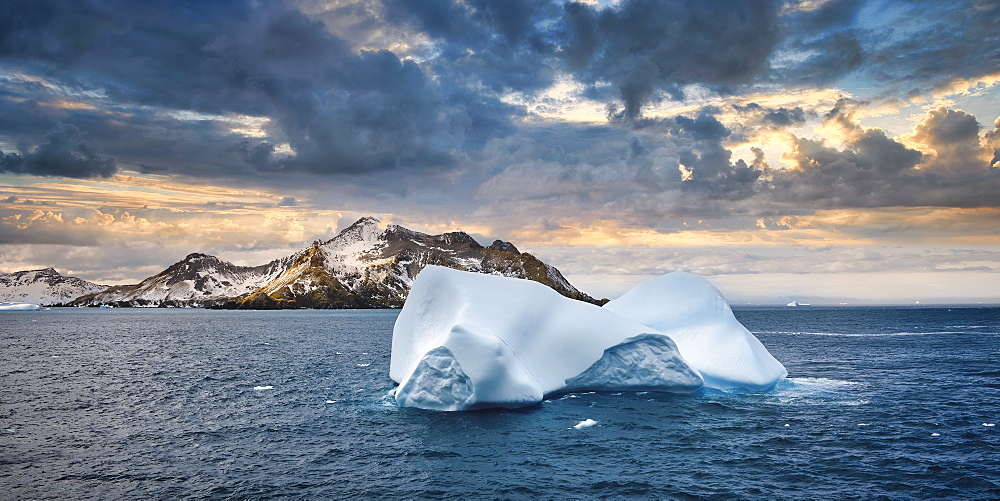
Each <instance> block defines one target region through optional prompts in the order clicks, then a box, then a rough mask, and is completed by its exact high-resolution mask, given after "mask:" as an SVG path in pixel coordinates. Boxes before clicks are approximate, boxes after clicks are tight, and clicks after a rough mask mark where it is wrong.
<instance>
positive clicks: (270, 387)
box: [253, 386, 274, 391]
mask: <svg viewBox="0 0 1000 501" xmlns="http://www.w3.org/2000/svg"><path fill="white" fill-rule="evenodd" d="M253 389H254V390H256V391H261V390H273V389H274V387H273V386H254V387H253Z"/></svg>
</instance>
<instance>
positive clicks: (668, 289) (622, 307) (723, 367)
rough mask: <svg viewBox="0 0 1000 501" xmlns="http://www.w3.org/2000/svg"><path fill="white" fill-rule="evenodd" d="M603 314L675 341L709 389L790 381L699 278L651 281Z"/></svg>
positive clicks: (684, 275) (677, 276)
mask: <svg viewBox="0 0 1000 501" xmlns="http://www.w3.org/2000/svg"><path fill="white" fill-rule="evenodd" d="M603 308H604V309H606V310H609V311H613V312H615V313H617V314H619V315H621V316H623V317H627V318H630V319H632V320H635V321H637V322H640V323H642V324H644V325H646V326H649V327H651V328H653V329H655V330H656V331H658V332H662V333H663V334H666V335H667V336H669V337H670V338H671V339H673V340H674V342H675V343H677V347H678V349H679V350H680V352H681V355H683V356H684V359H685V360H687V361H688V363H690V364H691V365H692V366H693V367H694V368H695V369H697V370H698V372H699V373H701V376H702V377H703V378H704V380H705V385H706V386H708V387H712V388H717V389H723V390H730V389H745V390H752V391H763V390H768V389H770V388H772V387H773V386H774V385H775V384H776V383H777V382H778V381H780V380H782V379H784V378H785V377H786V376H787V375H788V371H786V370H785V366H783V365H782V364H781V362H779V361H778V360H776V359H775V358H774V357H773V356H771V353H770V352H768V351H767V348H765V347H764V345H763V344H761V342H760V340H758V339H757V338H756V337H755V336H754V335H753V334H752V333H750V331H748V330H747V329H746V328H745V327H743V325H742V324H740V322H739V321H738V320H736V317H735V316H734V315H733V310H732V309H731V308H730V307H729V303H727V302H726V300H725V298H723V297H722V294H721V293H719V291H718V289H716V288H715V287H714V286H713V285H712V284H710V283H709V282H708V281H707V280H705V279H704V278H702V277H699V276H698V275H694V274H691V273H684V272H674V273H668V274H666V275H663V276H660V277H656V278H652V279H650V280H647V281H645V282H641V283H639V284H638V285H636V286H634V287H633V288H632V289H629V290H628V291H627V292H625V294H623V295H622V296H621V297H619V298H617V299H614V300H612V301H609V302H608V303H607V304H605V305H604V306H603Z"/></svg>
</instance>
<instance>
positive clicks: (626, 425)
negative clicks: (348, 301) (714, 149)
mask: <svg viewBox="0 0 1000 501" xmlns="http://www.w3.org/2000/svg"><path fill="white" fill-rule="evenodd" d="M396 315H397V312H396V311H388V310H385V311H316V310H297V311H215V310H190V309H52V310H47V311H38V312H5V313H2V314H0V497H2V498H7V499H21V498H32V499H34V498H59V499H64V498H102V499H109V498H133V499H137V498H159V499H165V498H189V497H194V498H241V499H264V498H303V499H318V498H435V497H457V498H525V499H537V498H553V499H565V498H577V499H578V498H626V497H638V498H691V497H718V498H782V499H793V498H812V499H815V498H846V497H861V498H877V497H886V498H956V499H977V498H979V499H987V498H997V497H1000V473H998V472H1000V430H998V429H997V427H996V426H995V424H996V423H997V422H998V421H1000V309H997V308H874V307H872V308H849V307H841V308H819V307H812V308H784V307H781V308H737V309H736V315H737V317H738V318H739V319H740V321H742V322H743V323H744V325H746V327H747V328H748V329H750V330H751V331H752V332H754V333H755V334H756V335H757V336H758V337H759V338H760V340H761V341H762V342H763V343H764V344H765V345H766V346H767V347H768V348H769V349H770V351H771V353H772V354H774V355H775V357H777V358H778V359H779V360H781V361H782V362H783V363H784V364H785V366H786V367H787V368H788V372H789V379H788V380H787V381H784V382H782V383H780V384H779V385H778V387H777V388H775V389H774V390H772V391H770V392H766V393H761V394H754V393H742V392H719V391H712V390H704V389H703V390H700V391H699V392H698V393H695V394H693V395H672V394H660V393H655V392H638V393H628V392H624V393H618V392H612V393H593V392H585V393H570V394H563V395H559V396H556V397H553V398H550V399H547V400H545V401H544V402H543V403H541V404H539V405H536V406H533V407H530V408H526V409H519V410H490V411H478V412H461V413H440V412H430V411H422V410H417V409H404V408H399V407H396V406H395V405H394V404H393V400H392V398H391V396H390V391H391V389H392V388H393V383H392V382H391V381H390V380H389V378H388V372H389V347H390V343H391V337H392V325H393V322H394V321H395V318H396Z"/></svg>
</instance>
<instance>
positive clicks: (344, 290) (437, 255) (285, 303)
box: [73, 217, 600, 309]
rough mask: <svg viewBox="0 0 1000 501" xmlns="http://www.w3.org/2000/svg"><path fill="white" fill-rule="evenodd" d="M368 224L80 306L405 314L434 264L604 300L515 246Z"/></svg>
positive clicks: (196, 266) (194, 260)
mask: <svg viewBox="0 0 1000 501" xmlns="http://www.w3.org/2000/svg"><path fill="white" fill-rule="evenodd" d="M380 225H381V222H380V221H379V220H378V219H376V218H373V217H363V218H361V219H359V220H358V221H356V222H355V223H353V224H351V225H350V226H348V227H347V228H345V229H344V230H342V231H341V232H340V233H338V234H337V235H336V236H334V237H333V238H331V239H329V240H326V241H322V240H317V241H315V242H313V243H312V244H311V245H310V246H309V247H307V248H305V249H302V250H300V251H297V252H295V253H294V254H292V255H290V256H287V257H284V258H280V259H276V260H273V261H271V262H269V263H266V264H263V265H259V266H238V265H234V264H232V263H228V262H226V261H223V260H221V259H219V258H217V257H215V256H210V255H207V254H201V253H192V254H189V255H188V256H186V257H185V258H184V259H182V260H181V261H178V262H177V263H174V264H172V265H170V266H169V267H167V269H165V270H163V271H162V272H160V273H158V274H156V275H153V276H151V277H148V278H146V279H145V280H143V281H142V282H140V283H138V284H135V285H127V286H115V287H110V288H107V289H106V290H103V291H99V292H96V293H91V294H86V295H83V296H81V297H79V298H77V299H76V300H75V301H73V304H74V305H77V306H97V305H104V304H108V305H113V306H133V307H141V306H198V307H209V308H228V309H287V308H399V307H402V305H403V302H404V301H405V300H406V297H407V295H408V293H409V290H410V287H411V285H412V283H413V279H415V278H416V276H417V274H418V273H419V272H420V270H422V269H423V268H424V267H425V266H427V265H430V264H435V265H439V266H446V267H449V268H455V269H461V270H465V271H472V272H479V273H488V274H494V275H502V276H510V277H515V278H523V279H528V280H534V281H536V282H539V283H542V284H544V285H547V286H549V287H551V288H552V289H554V290H556V291H557V292H559V293H560V294H563V295H565V296H567V297H571V298H573V299H578V300H581V301H585V302H590V303H594V304H600V302H599V301H597V300H595V299H594V298H592V297H590V296H588V295H587V294H584V293H583V292H581V291H579V290H578V289H576V288H575V287H573V285H572V284H570V283H569V281H568V280H566V278H565V277H563V276H562V273H560V272H559V270H558V269H556V268H555V267H553V266H551V265H549V264H546V263H544V262H542V261H541V260H539V259H538V258H536V257H535V256H533V255H531V254H529V253H522V252H520V251H518V249H517V247H515V246H514V245H513V244H511V243H510V242H505V241H503V240H496V241H494V242H493V243H492V244H491V245H490V246H488V247H484V246H482V245H481V244H479V242H477V241H476V240H475V239H474V238H473V237H472V236H470V235H469V234H467V233H465V232H461V231H455V232H448V233H442V234H439V235H429V234H426V233H421V232H418V231H414V230H410V229H408V228H405V227H402V226H399V225H395V224H390V225H388V226H386V227H385V228H382V227H381V226H380Z"/></svg>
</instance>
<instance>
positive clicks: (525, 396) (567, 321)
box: [389, 266, 701, 410]
mask: <svg viewBox="0 0 1000 501" xmlns="http://www.w3.org/2000/svg"><path fill="white" fill-rule="evenodd" d="M389 376H390V377H391V378H392V379H393V380H395V381H396V382H398V383H400V385H399V387H398V388H397V389H396V394H395V396H396V400H397V402H398V403H399V404H400V405H402V406H408V407H420V408H426V409H435V410H465V409H475V408H482V407H520V406H525V405H531V404H533V403H537V402H540V401H541V399H542V397H543V396H544V395H546V394H549V393H553V392H557V391H562V390H568V389H576V388H593V389H602V390H611V389H617V390H622V389H637V388H641V389H647V390H651V389H652V390H662V391H677V392H682V391H693V390H694V389H697V388H698V387H699V386H701V377H700V376H699V375H698V373H697V372H696V371H694V370H692V369H691V367H690V366H689V365H688V364H687V363H686V362H685V361H684V359H683V358H682V357H681V356H680V355H679V354H678V351H677V349H676V347H675V345H674V343H673V342H672V341H671V340H670V339H669V338H667V337H666V336H663V335H662V334H661V333H659V332H658V331H656V330H655V329H652V328H650V327H648V326H646V325H643V324H641V323H639V322H637V321H634V320H630V319H628V318H625V317H622V316H620V315H618V314H616V313H614V312H612V311H610V310H606V309H603V308H600V307H597V306H594V305H592V304H588V303H584V302H581V301H576V300H573V299H567V298H565V297H563V296H562V295H560V294H559V293H557V292H555V291H554V290H552V289H550V288H548V287H546V286H544V285H542V284H539V283H537V282H532V281H529V280H521V279H515V278H506V277H499V276H493V275H484V274H479V273H470V272H463V271H458V270H453V269H450V268H443V267H439V266H428V267H427V268H425V269H424V270H423V271H422V272H421V273H420V275H419V276H418V277H417V279H416V280H415V281H414V284H413V289H412V290H411V291H410V295H409V297H408V298H407V300H406V303H405V304H404V306H403V310H402V311H401V312H400V314H399V317H398V318H397V319H396V325H395V328H394V329H393V337H392V354H391V360H390V368H389Z"/></svg>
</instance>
